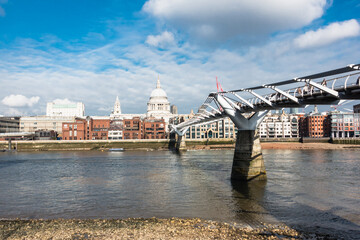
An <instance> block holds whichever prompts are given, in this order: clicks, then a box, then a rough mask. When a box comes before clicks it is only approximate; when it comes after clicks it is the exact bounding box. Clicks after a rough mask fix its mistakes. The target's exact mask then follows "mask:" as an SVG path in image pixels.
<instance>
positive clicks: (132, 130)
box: [123, 117, 144, 139]
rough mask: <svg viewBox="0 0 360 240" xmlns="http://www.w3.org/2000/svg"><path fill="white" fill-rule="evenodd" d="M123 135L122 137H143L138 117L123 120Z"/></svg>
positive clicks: (141, 125)
mask: <svg viewBox="0 0 360 240" xmlns="http://www.w3.org/2000/svg"><path fill="white" fill-rule="evenodd" d="M123 123H124V125H123V127H124V130H123V136H124V139H142V138H143V134H144V133H143V124H142V121H141V119H140V118H139V117H134V118H132V119H124V120H123Z"/></svg>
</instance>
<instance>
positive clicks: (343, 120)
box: [331, 111, 360, 138]
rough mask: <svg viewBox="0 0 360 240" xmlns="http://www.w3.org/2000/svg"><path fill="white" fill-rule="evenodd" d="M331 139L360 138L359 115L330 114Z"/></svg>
mask: <svg viewBox="0 0 360 240" xmlns="http://www.w3.org/2000/svg"><path fill="white" fill-rule="evenodd" d="M331 137H332V138H353V137H360V113H352V112H339V111H333V112H331Z"/></svg>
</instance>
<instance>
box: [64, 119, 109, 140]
mask: <svg viewBox="0 0 360 240" xmlns="http://www.w3.org/2000/svg"><path fill="white" fill-rule="evenodd" d="M109 127H110V120H109V119H92V118H87V119H82V118H77V119H76V120H75V122H65V123H63V125H62V131H63V134H62V136H63V140H91V139H92V140H107V139H108V130H109Z"/></svg>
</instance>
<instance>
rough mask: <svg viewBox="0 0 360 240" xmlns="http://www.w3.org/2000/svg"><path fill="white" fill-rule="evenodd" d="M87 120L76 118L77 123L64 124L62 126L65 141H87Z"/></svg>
mask: <svg viewBox="0 0 360 240" xmlns="http://www.w3.org/2000/svg"><path fill="white" fill-rule="evenodd" d="M86 127H87V124H86V120H85V119H82V118H76V120H75V122H64V123H63V124H62V139H63V140H86V139H87V138H86Z"/></svg>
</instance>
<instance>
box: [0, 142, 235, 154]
mask: <svg viewBox="0 0 360 240" xmlns="http://www.w3.org/2000/svg"><path fill="white" fill-rule="evenodd" d="M169 142H170V140H169V139H137V140H72V141H69V140H35V141H15V140H13V141H11V144H12V148H14V147H16V150H17V151H20V152H22V151H24V152H26V151H76V150H100V151H101V150H108V149H110V148H124V149H125V150H166V149H168V148H169ZM234 143H235V141H234V140H232V139H214V140H206V139H205V140H190V139H188V140H186V146H187V147H188V148H189V149H198V148H199V147H200V149H201V146H212V147H214V148H216V146H225V147H226V145H230V146H233V144H234ZM1 149H8V141H0V150H1Z"/></svg>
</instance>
